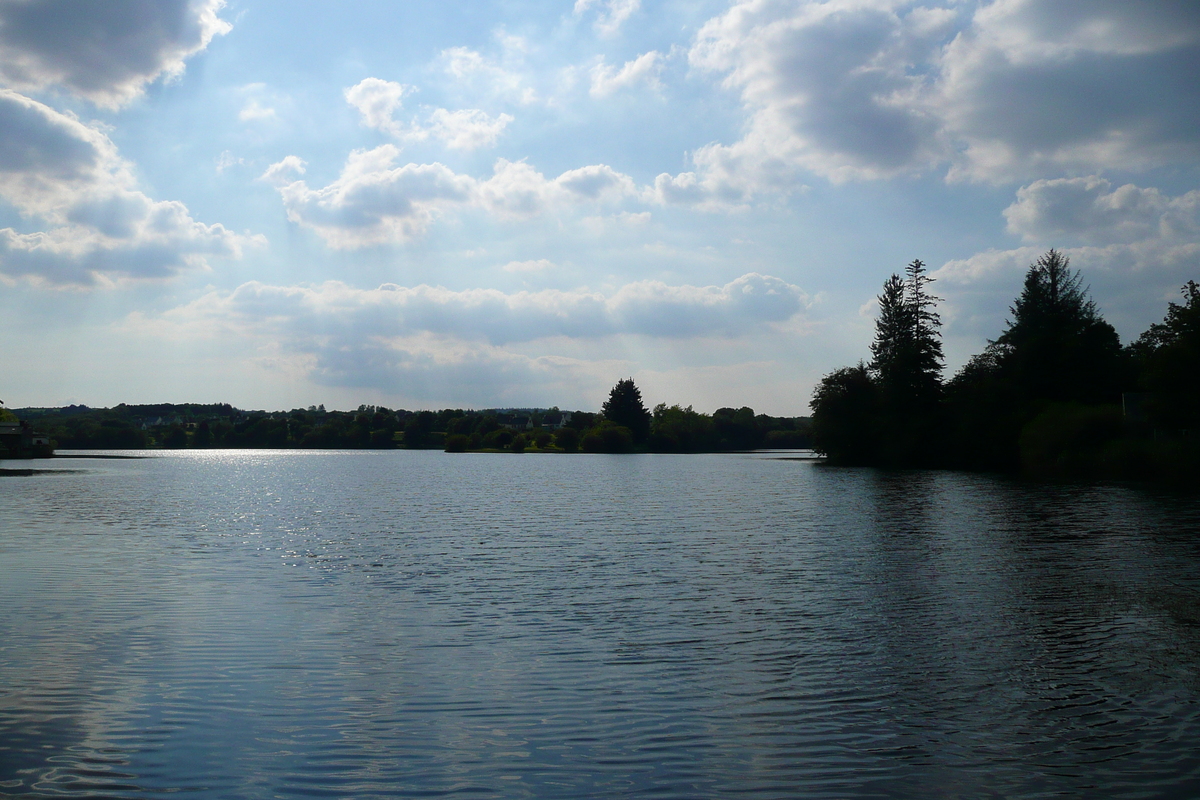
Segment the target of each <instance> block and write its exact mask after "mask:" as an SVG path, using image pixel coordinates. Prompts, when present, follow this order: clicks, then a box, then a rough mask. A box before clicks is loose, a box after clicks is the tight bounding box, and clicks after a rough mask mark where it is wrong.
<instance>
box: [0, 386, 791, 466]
mask: <svg viewBox="0 0 1200 800" xmlns="http://www.w3.org/2000/svg"><path fill="white" fill-rule="evenodd" d="M14 411H15V416H14V417H13V418H14V419H15V418H17V417H19V418H20V419H22V420H24V421H27V422H29V423H31V424H32V425H33V426H34V427H36V428H37V429H38V430H39V431H42V432H45V433H47V434H49V435H50V437H51V439H52V440H53V442H54V444H55V446H56V447H57V448H59V449H63V450H92V449H105V450H109V449H118V450H139V449H167V450H178V449H234V448H279V449H285V448H301V449H397V448H400V449H411V450H425V449H445V450H449V451H451V452H463V451H467V450H477V451H507V452H526V451H530V452H536V451H544V452H579V451H582V452H606V453H624V452H677V453H696V452H719V451H728V450H751V449H756V448H763V447H773V448H796V447H808V446H810V444H811V440H810V438H809V431H810V422H809V420H808V419H807V418H806V417H771V416H768V415H766V414H755V413H754V411H753V409H750V408H748V407H742V408H737V409H734V408H720V409H717V410H716V411H715V412H714V413H712V414H704V413H701V412H698V411H694V410H693V409H692V408H691V407H690V406H689V407H687V408H681V407H680V406H677V405H675V406H667V405H665V404H660V405H658V406H656V407H655V408H654V409H653V410H648V409H646V408H645V406H644V404H643V402H642V398H641V392H640V391H639V390H638V388H637V387H636V385H634V382H633V380H632V379H626V380H622V381H618V382H617V384H616V385H615V386H614V387H613V389H612V391H611V392H610V396H609V399H608V401H607V402H605V404H604V408H603V410H602V411H601V412H600V413H591V412H585V411H574V412H566V413H564V412H561V411H559V409H557V408H550V409H485V410H472V409H442V410H440V411H408V410H405V409H399V410H393V409H389V408H384V407H382V406H368V405H362V406H359V407H358V409H357V410H355V411H332V410H331V411H327V410H326V409H325V407H324V406H309V407H308V408H297V409H292V410H291V411H245V410H242V409H238V408H235V407H233V406H231V405H229V404H225V403H220V404H207V405H206V404H195V403H185V404H169V403H163V404H157V405H127V404H124V403H122V404H120V405H117V406H114V407H112V408H89V407H87V406H81V405H72V406H67V407H65V408H21V409H14V410H13V411H8V410H7V409H0V413H8V414H10V415H12V414H13V412H14Z"/></svg>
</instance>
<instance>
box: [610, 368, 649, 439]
mask: <svg viewBox="0 0 1200 800" xmlns="http://www.w3.org/2000/svg"><path fill="white" fill-rule="evenodd" d="M601 412H602V413H603V414H604V418H605V419H607V420H611V421H612V422H615V423H616V424H618V425H624V426H625V427H626V428H629V430H630V432H631V433H633V441H634V442H636V443H638V444H640V443H642V442H644V441H646V438H647V437H648V436H649V435H650V412H649V411H648V410H647V409H646V406H645V404H644V403H643V402H642V393H641V390H639V389H638V388H637V385H636V384H634V382H633V378H626V379H625V380H621V381H617V384H616V385H615V386H613V388H612V391H611V392H609V395H608V400H606V401H605V403H604V406H603V408H602V409H601Z"/></svg>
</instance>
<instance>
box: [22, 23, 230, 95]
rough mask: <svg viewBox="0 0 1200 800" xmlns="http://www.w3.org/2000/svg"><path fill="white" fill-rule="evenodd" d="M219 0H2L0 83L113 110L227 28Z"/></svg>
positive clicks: (171, 73) (175, 70) (178, 67)
mask: <svg viewBox="0 0 1200 800" xmlns="http://www.w3.org/2000/svg"><path fill="white" fill-rule="evenodd" d="M224 5H225V3H224V0H90V1H89V2H79V0H4V2H0V81H2V82H3V83H4V84H5V85H7V86H9V87H10V88H14V89H18V90H20V91H29V90H39V89H44V88H47V87H62V88H64V89H66V90H67V91H69V92H71V93H73V94H75V95H78V96H80V97H84V98H87V99H88V100H90V101H92V102H93V103H96V104H97V105H101V106H105V107H109V108H115V107H118V106H121V105H124V104H125V103H128V102H129V101H130V100H132V99H134V98H135V97H137V96H138V95H140V94H141V92H142V90H143V89H144V88H145V86H146V84H148V83H150V82H151V81H153V80H155V79H156V78H158V77H160V76H167V77H172V76H175V75H178V74H180V73H181V72H183V69H184V62H185V61H186V60H187V58H188V57H190V56H192V55H194V54H195V53H197V52H199V51H201V50H203V49H204V48H205V47H207V46H208V43H209V42H210V41H211V40H212V38H213V37H214V36H216V35H218V34H223V33H226V32H228V31H229V30H230V25H229V23H227V22H226V21H224V20H222V19H221V18H220V17H218V16H217V13H218V12H219V11H220V10H221V8H222V6H224Z"/></svg>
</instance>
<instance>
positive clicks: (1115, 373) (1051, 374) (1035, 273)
mask: <svg viewBox="0 0 1200 800" xmlns="http://www.w3.org/2000/svg"><path fill="white" fill-rule="evenodd" d="M1010 311H1011V313H1012V319H1011V320H1010V321H1009V322H1008V326H1007V328H1006V329H1005V331H1004V332H1003V333H1002V334H1001V335H1000V337H999V338H998V339H997V340H996V344H997V345H998V346H999V347H1000V348H1001V353H1002V355H1001V366H1002V367H1003V369H1004V371H1005V373H1006V374H1007V375H1008V377H1009V379H1010V380H1012V381H1013V383H1014V384H1015V386H1016V387H1017V389H1018V390H1019V391H1020V392H1021V394H1022V395H1023V396H1024V397H1025V399H1026V400H1027V401H1042V400H1051V401H1079V402H1084V403H1099V402H1115V401H1116V399H1118V398H1117V395H1118V394H1119V391H1120V389H1119V386H1117V385H1116V382H1117V381H1119V376H1120V372H1121V370H1120V353H1121V343H1120V339H1119V338H1118V337H1117V332H1116V330H1114V329H1113V327H1112V326H1111V325H1109V324H1108V323H1107V322H1105V321H1104V319H1103V318H1102V317H1101V316H1100V313H1099V311H1098V310H1097V308H1096V303H1095V302H1094V301H1093V300H1091V299H1090V298H1089V297H1088V290H1087V287H1085V286H1084V285H1083V278H1082V277H1081V276H1080V274H1079V272H1078V271H1072V270H1071V269H1070V260H1069V259H1068V258H1067V257H1066V256H1064V255H1063V254H1062V253H1060V252H1058V251H1057V250H1050V251H1049V252H1047V253H1046V254H1045V255H1043V256H1042V257H1041V258H1039V259H1038V260H1037V261H1035V262H1034V263H1033V264H1031V265H1030V266H1029V271H1028V272H1027V273H1026V275H1025V284H1024V286H1023V288H1022V290H1021V294H1020V296H1019V297H1018V298H1017V299H1016V301H1015V302H1014V303H1013V305H1012V308H1011V309H1010Z"/></svg>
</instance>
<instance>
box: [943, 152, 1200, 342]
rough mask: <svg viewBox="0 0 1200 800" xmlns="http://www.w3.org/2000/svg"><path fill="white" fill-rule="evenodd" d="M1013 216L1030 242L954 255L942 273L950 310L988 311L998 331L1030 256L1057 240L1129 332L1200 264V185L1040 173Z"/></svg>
mask: <svg viewBox="0 0 1200 800" xmlns="http://www.w3.org/2000/svg"><path fill="white" fill-rule="evenodd" d="M1004 215H1005V217H1006V218H1007V219H1008V227H1009V230H1010V231H1011V232H1013V233H1016V234H1019V235H1020V236H1021V237H1022V238H1023V239H1024V240H1025V241H1026V242H1028V243H1029V244H1027V245H1026V246H1023V247H1018V248H1013V249H1009V250H988V251H984V252H981V253H976V254H975V255H973V256H971V257H969V258H965V259H956V260H953V261H949V262H947V263H946V264H944V265H943V266H942V267H941V268H940V269H938V270H936V271H935V272H934V273H933V277H934V278H936V279H938V280H939V281H942V283H940V284H939V288H940V289H944V290H945V291H944V292H943V293H944V294H946V295H947V297H948V298H949V299H950V300H951V303H952V308H951V312H952V314H951V316H952V317H953V316H959V317H961V318H963V319H968V320H970V319H976V320H982V322H981V323H980V326H981V327H982V328H983V329H984V330H986V331H987V333H988V335H991V336H994V335H995V334H996V333H997V332H998V331H999V329H1000V325H1001V324H1002V322H1003V317H1004V312H1005V310H1006V309H1007V303H1008V302H1009V301H1010V300H1011V298H1012V297H1014V296H1015V295H1016V292H1017V291H1018V290H1019V288H1020V284H1021V279H1022V277H1023V275H1024V274H1025V271H1026V269H1027V268H1028V267H1029V264H1030V263H1032V262H1033V261H1034V260H1036V259H1037V258H1038V256H1040V255H1041V254H1042V253H1044V252H1045V251H1046V250H1047V249H1049V248H1050V247H1057V248H1058V249H1059V250H1061V251H1062V252H1063V253H1064V254H1065V255H1066V256H1068V257H1069V258H1070V259H1071V265H1072V267H1074V268H1076V269H1080V270H1082V271H1083V273H1084V277H1085V280H1086V281H1087V282H1089V283H1090V284H1091V285H1092V288H1093V294H1094V296H1095V297H1096V299H1097V300H1098V301H1099V303H1100V305H1101V306H1102V307H1103V308H1104V309H1105V310H1106V311H1112V312H1113V313H1114V314H1116V315H1117V316H1116V317H1115V319H1114V320H1113V321H1115V322H1118V323H1121V322H1122V320H1124V321H1125V322H1126V323H1127V325H1126V326H1125V329H1124V330H1123V333H1125V334H1126V335H1134V334H1136V333H1138V332H1140V331H1141V330H1142V329H1144V328H1145V327H1146V326H1147V325H1148V324H1149V321H1152V320H1154V319H1156V318H1158V317H1161V315H1162V313H1163V302H1164V298H1167V297H1171V296H1173V293H1174V292H1175V291H1176V290H1177V289H1178V288H1179V286H1180V285H1182V284H1183V282H1184V281H1186V280H1188V279H1189V278H1194V277H1195V275H1196V273H1197V271H1198V270H1200V243H1198V242H1197V238H1198V234H1200V191H1192V192H1187V193H1186V194H1183V195H1179V196H1176V197H1171V196H1168V195H1165V194H1163V193H1162V192H1160V191H1159V190H1157V189H1152V188H1142V187H1139V186H1135V185H1133V184H1125V185H1123V186H1119V187H1116V188H1114V187H1113V186H1112V185H1111V184H1110V183H1109V182H1108V181H1106V180H1103V179H1101V178H1097V177H1094V176H1093V177H1088V178H1066V179H1054V180H1039V181H1035V182H1034V183H1032V184H1030V185H1028V186H1024V187H1022V188H1021V189H1019V190H1018V191H1017V199H1016V201H1015V202H1014V203H1013V204H1012V205H1010V206H1009V207H1008V208H1007V209H1006V210H1005V212H1004ZM1131 326H1132V327H1131ZM1118 327H1119V328H1120V325H1119V326H1118Z"/></svg>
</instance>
